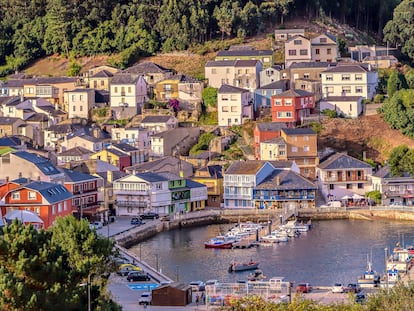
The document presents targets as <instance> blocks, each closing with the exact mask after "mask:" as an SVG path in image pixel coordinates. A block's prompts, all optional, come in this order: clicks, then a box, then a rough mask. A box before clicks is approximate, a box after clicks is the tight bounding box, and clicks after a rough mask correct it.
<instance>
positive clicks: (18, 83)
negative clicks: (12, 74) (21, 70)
mask: <svg viewBox="0 0 414 311" xmlns="http://www.w3.org/2000/svg"><path fill="white" fill-rule="evenodd" d="M60 83H76V78H71V77H39V78H31V79H10V80H8V81H7V86H9V87H23V86H24V85H26V84H33V85H40V84H60Z"/></svg>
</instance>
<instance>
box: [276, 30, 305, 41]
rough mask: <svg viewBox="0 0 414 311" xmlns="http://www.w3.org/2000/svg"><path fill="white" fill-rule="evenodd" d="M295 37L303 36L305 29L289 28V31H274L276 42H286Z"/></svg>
mask: <svg viewBox="0 0 414 311" xmlns="http://www.w3.org/2000/svg"><path fill="white" fill-rule="evenodd" d="M295 36H305V29H303V28H297V29H296V28H291V29H276V30H275V40H276V41H286V40H289V39H290V38H292V37H295Z"/></svg>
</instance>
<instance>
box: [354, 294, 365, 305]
mask: <svg viewBox="0 0 414 311" xmlns="http://www.w3.org/2000/svg"><path fill="white" fill-rule="evenodd" d="M366 299H367V297H366V296H365V294H362V293H358V294H356V295H355V302H356V303H361V304H362V303H364V302H365V300H366Z"/></svg>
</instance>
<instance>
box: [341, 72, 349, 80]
mask: <svg viewBox="0 0 414 311" xmlns="http://www.w3.org/2000/svg"><path fill="white" fill-rule="evenodd" d="M349 80H351V75H349V74H347V73H344V74H343V75H342V81H349Z"/></svg>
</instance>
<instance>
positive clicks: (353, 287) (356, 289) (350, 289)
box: [345, 283, 361, 294]
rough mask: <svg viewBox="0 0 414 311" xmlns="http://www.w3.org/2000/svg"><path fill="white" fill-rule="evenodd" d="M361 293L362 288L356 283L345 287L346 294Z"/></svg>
mask: <svg viewBox="0 0 414 311" xmlns="http://www.w3.org/2000/svg"><path fill="white" fill-rule="evenodd" d="M360 291H361V286H360V285H359V284H355V283H349V284H348V286H347V287H345V292H347V293H355V294H356V293H359V292H360Z"/></svg>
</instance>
